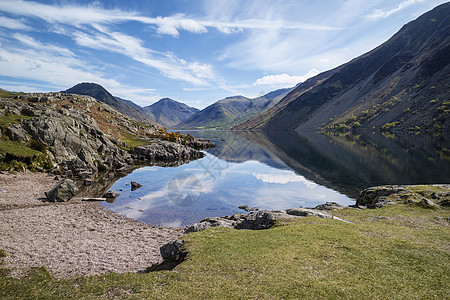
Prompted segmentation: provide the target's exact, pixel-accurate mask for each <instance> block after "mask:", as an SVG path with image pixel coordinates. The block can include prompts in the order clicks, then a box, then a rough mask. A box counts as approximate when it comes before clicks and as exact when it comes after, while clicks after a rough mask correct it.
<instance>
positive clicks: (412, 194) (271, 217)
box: [184, 184, 450, 233]
mask: <svg viewBox="0 0 450 300" xmlns="http://www.w3.org/2000/svg"><path fill="white" fill-rule="evenodd" d="M398 203H407V204H413V205H418V206H421V207H424V208H439V207H450V184H436V185H385V186H377V187H371V188H367V189H365V190H363V191H361V193H360V196H359V198H358V199H357V201H356V203H355V204H354V205H351V206H350V207H351V208H356V209H375V208H380V207H383V206H384V205H391V204H398ZM242 207H243V208H245V207H247V206H245V205H244V206H242ZM343 208H344V206H343V205H340V204H337V203H335V202H326V203H324V204H320V205H318V206H316V207H314V208H302V207H300V208H289V209H285V210H262V211H253V212H250V213H248V214H241V213H236V214H234V215H232V216H225V217H213V218H205V219H203V220H201V221H200V222H199V223H195V224H193V225H191V226H188V227H186V228H185V231H184V232H185V233H190V232H197V231H202V230H205V229H208V228H211V227H227V228H235V229H250V230H259V229H267V228H270V227H272V226H273V225H275V223H276V221H277V220H281V219H291V218H303V217H308V216H316V217H319V218H325V219H335V220H339V221H343V222H347V221H346V220H342V219H339V218H337V217H335V216H333V215H331V214H330V213H328V212H327V211H332V210H336V209H343Z"/></svg>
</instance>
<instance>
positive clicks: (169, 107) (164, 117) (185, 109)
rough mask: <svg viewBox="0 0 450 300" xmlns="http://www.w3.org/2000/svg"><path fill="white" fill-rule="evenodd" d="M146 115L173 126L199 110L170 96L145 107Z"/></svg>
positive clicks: (165, 124) (167, 125)
mask: <svg viewBox="0 0 450 300" xmlns="http://www.w3.org/2000/svg"><path fill="white" fill-rule="evenodd" d="M143 109H144V110H145V112H146V115H147V116H149V117H151V118H152V119H154V120H155V121H156V122H158V123H160V124H162V125H164V126H166V127H170V128H173V127H174V126H176V125H178V124H179V123H181V122H183V121H184V120H186V119H187V118H189V117H190V116H192V115H193V114H195V113H197V112H198V111H199V110H198V109H197V108H195V107H190V106H188V105H187V104H184V103H181V102H178V101H176V100H173V99H170V98H167V97H166V98H162V99H160V100H158V101H157V102H155V103H153V104H152V105H149V106H146V107H144V108H143Z"/></svg>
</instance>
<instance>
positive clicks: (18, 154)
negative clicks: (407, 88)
mask: <svg viewBox="0 0 450 300" xmlns="http://www.w3.org/2000/svg"><path fill="white" fill-rule="evenodd" d="M39 153H40V152H39V151H37V150H34V149H31V148H30V147H28V146H27V145H26V144H23V143H21V142H14V141H10V140H7V139H0V154H2V155H4V156H5V155H7V154H10V155H12V156H14V157H15V158H28V157H33V156H35V155H37V154H39Z"/></svg>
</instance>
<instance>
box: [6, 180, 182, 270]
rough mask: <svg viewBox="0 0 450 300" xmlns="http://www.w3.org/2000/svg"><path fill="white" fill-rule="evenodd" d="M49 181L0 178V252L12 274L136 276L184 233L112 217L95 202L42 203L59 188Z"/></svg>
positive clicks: (115, 216)
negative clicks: (37, 269) (41, 270)
mask: <svg viewBox="0 0 450 300" xmlns="http://www.w3.org/2000/svg"><path fill="white" fill-rule="evenodd" d="M53 177H54V176H49V175H47V174H35V173H21V174H18V175H16V176H13V175H5V174H2V175H0V228H1V230H0V249H3V250H5V251H6V253H7V257H6V258H5V259H4V267H6V268H11V269H12V272H11V275H12V276H14V275H17V276H20V274H21V272H22V270H24V268H28V267H34V266H45V267H46V268H47V269H48V270H49V271H50V272H51V273H52V274H53V276H55V277H74V276H81V275H85V276H89V275H94V274H103V273H110V272H117V273H125V272H139V271H143V270H145V269H146V267H148V266H150V265H152V264H154V263H158V262H160V261H161V260H162V258H161V255H160V253H159V247H160V246H162V245H164V244H166V243H168V242H170V241H173V240H176V239H177V238H178V237H179V236H181V234H182V232H181V229H173V228H158V227H154V226H150V225H147V224H144V223H142V222H138V221H135V220H132V219H129V218H126V217H122V216H119V215H116V214H114V213H113V212H111V211H109V210H107V209H105V208H103V207H101V206H99V204H98V203H80V202H79V201H74V202H72V203H45V202H42V198H43V196H44V192H45V191H49V190H50V189H51V188H52V187H53V186H54V185H56V184H57V181H56V180H54V179H53ZM39 199H41V200H39Z"/></svg>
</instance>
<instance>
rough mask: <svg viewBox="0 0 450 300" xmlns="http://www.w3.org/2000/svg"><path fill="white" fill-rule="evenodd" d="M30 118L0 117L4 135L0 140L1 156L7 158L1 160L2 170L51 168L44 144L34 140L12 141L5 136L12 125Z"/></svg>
mask: <svg viewBox="0 0 450 300" xmlns="http://www.w3.org/2000/svg"><path fill="white" fill-rule="evenodd" d="M30 118H32V117H28V116H21V115H9V116H0V130H1V131H2V133H3V136H2V137H1V138H0V154H1V155H2V156H4V157H5V159H2V160H0V170H7V171H18V170H25V169H29V170H32V171H44V170H46V169H48V168H51V162H50V160H49V158H48V156H47V154H46V151H45V150H46V148H47V147H46V146H45V145H44V144H42V143H40V142H38V141H34V140H30V141H28V142H20V141H11V140H9V138H8V137H7V136H6V135H5V132H6V129H7V128H8V127H9V126H10V124H15V123H20V122H21V120H23V119H30Z"/></svg>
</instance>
